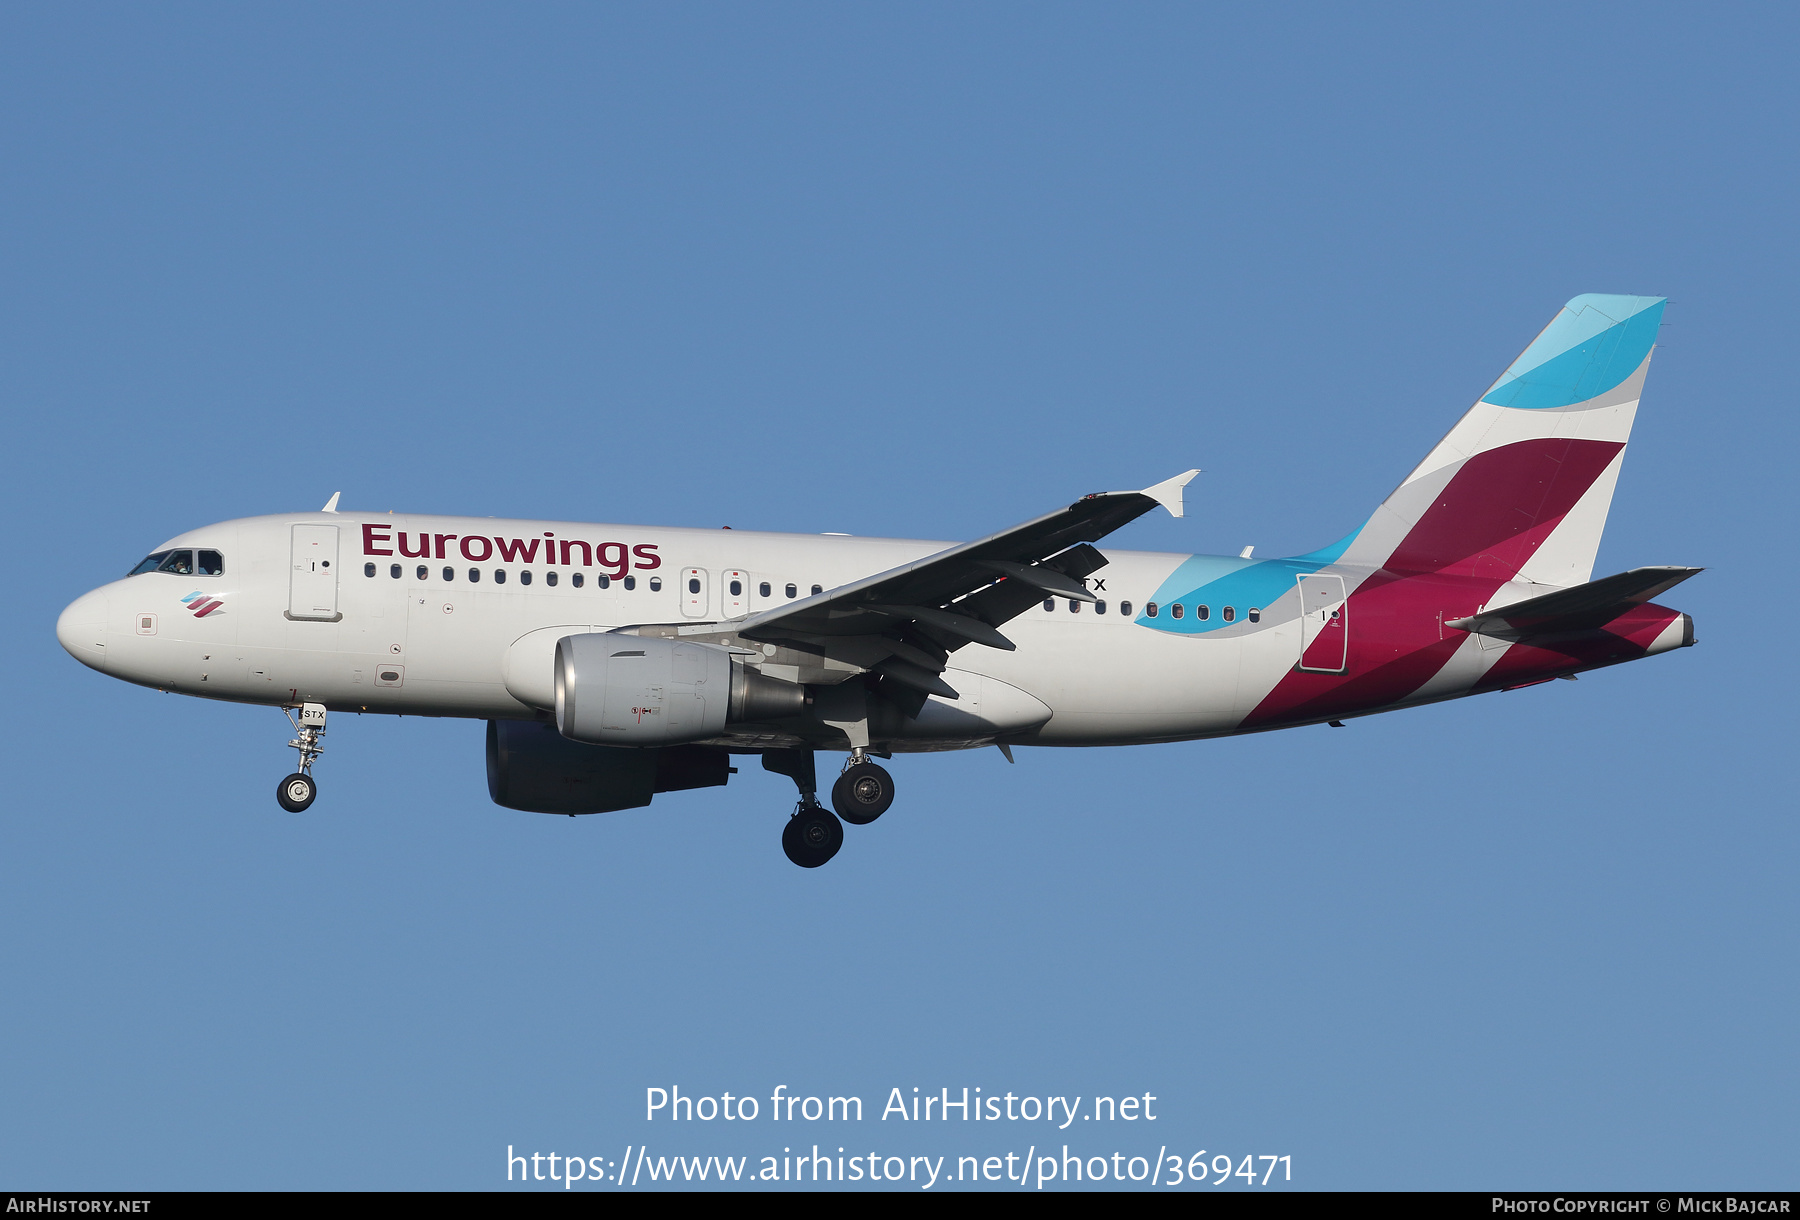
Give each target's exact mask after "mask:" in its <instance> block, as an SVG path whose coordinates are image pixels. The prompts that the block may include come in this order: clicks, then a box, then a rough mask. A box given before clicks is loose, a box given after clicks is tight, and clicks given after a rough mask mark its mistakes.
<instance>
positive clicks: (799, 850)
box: [763, 748, 894, 868]
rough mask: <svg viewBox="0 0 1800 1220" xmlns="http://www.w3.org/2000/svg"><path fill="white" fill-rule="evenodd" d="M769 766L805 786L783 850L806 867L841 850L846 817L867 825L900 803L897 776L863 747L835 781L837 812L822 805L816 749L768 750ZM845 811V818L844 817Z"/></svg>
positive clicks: (852, 754) (833, 796) (784, 831)
mask: <svg viewBox="0 0 1800 1220" xmlns="http://www.w3.org/2000/svg"><path fill="white" fill-rule="evenodd" d="M763 769H764V770H766V771H773V772H774V773H775V774H777V775H785V776H787V777H788V778H789V779H791V780H793V781H794V786H795V787H796V788H798V789H799V790H800V802H799V804H798V805H796V806H795V807H794V813H793V816H792V817H790V818H788V820H787V825H786V826H783V827H782V828H781V850H782V851H784V852H786V853H787V858H788V859H790V860H792V861H793V862H794V863H795V864H798V865H799V866H800V867H801V868H818V867H819V865H821V864H823V863H825V862H826V861H827V860H829V859H831V858H832V857H833V856H835V855H837V853H838V848H840V847H842V846H843V845H844V822H849V823H850V824H851V825H853V826H867V825H868V824H869V823H870V822H873V821H874V820H875V819H876V818H878V817H880V816H881V815H882V814H883V813H885V812H887V807H888V806H889V805H891V804H893V803H894V778H893V776H891V775H889V774H888V773H887V771H886V770H884V769H883V768H881V767H879V766H877V765H876V764H874V763H872V762H870V761H869V759H868V755H867V754H866V753H865V752H864V751H863V750H862V749H860V748H858V749H855V750H852V751H851V752H850V761H849V763H848V764H846V765H845V767H844V773H843V774H842V775H840V776H839V777H838V780H837V783H835V784H833V785H832V786H831V804H832V806H833V807H834V808H835V809H836V810H837V814H836V815H834V814H833V813H832V812H831V810H830V809H827V808H825V807H824V806H823V805H821V804H819V781H818V773H817V772H816V771H815V770H814V767H813V753H812V751H811V750H765V751H763ZM839 816H841V817H842V818H843V820H844V821H843V822H840V821H838V817H839Z"/></svg>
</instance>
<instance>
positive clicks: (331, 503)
mask: <svg viewBox="0 0 1800 1220" xmlns="http://www.w3.org/2000/svg"><path fill="white" fill-rule="evenodd" d="M343 494H344V493H343V492H341V491H334V492H332V493H331V499H329V500H327V501H325V507H324V508H321V509H320V510H319V511H320V512H322V513H335V512H336V511H337V502H338V497H339V496H341V495H343ZM1177 503H1179V501H1177ZM1175 515H1176V516H1177V517H1179V516H1181V514H1180V513H1176V514H1175Z"/></svg>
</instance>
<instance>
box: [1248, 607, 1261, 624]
mask: <svg viewBox="0 0 1800 1220" xmlns="http://www.w3.org/2000/svg"><path fill="white" fill-rule="evenodd" d="M1249 619H1250V621H1251V622H1253V623H1260V622H1262V611H1261V610H1259V609H1257V608H1256V607H1255V606H1252V607H1250V614H1249Z"/></svg>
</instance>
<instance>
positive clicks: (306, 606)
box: [287, 525, 344, 623]
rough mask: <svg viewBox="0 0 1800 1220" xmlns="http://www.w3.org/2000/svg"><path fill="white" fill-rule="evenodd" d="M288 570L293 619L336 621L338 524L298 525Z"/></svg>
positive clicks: (289, 604) (294, 533)
mask: <svg viewBox="0 0 1800 1220" xmlns="http://www.w3.org/2000/svg"><path fill="white" fill-rule="evenodd" d="M290 560H291V566H290V570H289V572H288V608H287V616H288V617H289V618H291V619H311V620H313V621H314V622H325V623H335V622H337V621H338V620H339V619H341V618H343V617H344V616H343V615H342V614H339V613H338V605H337V589H338V527H337V526H335V525H296V526H294V532H293V543H292V550H291V553H290Z"/></svg>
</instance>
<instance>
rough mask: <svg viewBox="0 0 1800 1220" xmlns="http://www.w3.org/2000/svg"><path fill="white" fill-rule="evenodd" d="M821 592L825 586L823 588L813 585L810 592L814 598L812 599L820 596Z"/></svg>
mask: <svg viewBox="0 0 1800 1220" xmlns="http://www.w3.org/2000/svg"><path fill="white" fill-rule="evenodd" d="M823 592H825V586H824V585H814V586H813V591H812V595H813V596H814V597H817V596H818V595H819V594H821V593H823Z"/></svg>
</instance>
